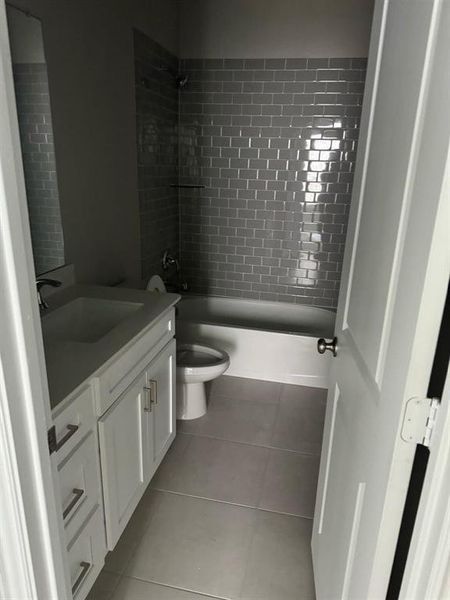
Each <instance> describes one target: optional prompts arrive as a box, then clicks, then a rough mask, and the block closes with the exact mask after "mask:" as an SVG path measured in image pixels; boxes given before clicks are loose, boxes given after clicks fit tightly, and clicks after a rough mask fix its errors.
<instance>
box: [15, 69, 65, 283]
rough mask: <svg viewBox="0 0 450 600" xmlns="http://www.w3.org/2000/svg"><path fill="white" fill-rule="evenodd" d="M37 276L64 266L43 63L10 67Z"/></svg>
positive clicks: (49, 113) (47, 89) (51, 131)
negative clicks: (12, 76)
mask: <svg viewBox="0 0 450 600" xmlns="http://www.w3.org/2000/svg"><path fill="white" fill-rule="evenodd" d="M13 74H14V87H15V93H16V104H17V116H18V120H19V130H20V142H21V147H22V159H23V167H24V173H25V186H26V192H27V201H28V214H29V218H30V229H31V238H32V241H33V256H34V266H35V270H36V273H37V274H38V275H39V274H40V273H44V272H45V271H50V270H51V269H55V268H56V267H60V266H61V265H62V264H64V239H63V230H62V223H61V213H60V207H59V195H58V183H57V176H56V163H55V149H54V144H53V125H52V115H51V109H50V94H49V88H48V77H47V66H46V64H45V63H18V64H14V65H13Z"/></svg>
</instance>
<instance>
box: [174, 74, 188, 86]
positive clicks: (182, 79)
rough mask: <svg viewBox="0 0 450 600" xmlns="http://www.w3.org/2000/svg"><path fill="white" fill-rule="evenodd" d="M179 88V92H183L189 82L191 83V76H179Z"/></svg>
mask: <svg viewBox="0 0 450 600" xmlns="http://www.w3.org/2000/svg"><path fill="white" fill-rule="evenodd" d="M176 81H177V88H178V89H179V90H181V89H182V88H184V86H185V85H186V84H187V82H188V81H189V75H186V74H181V73H180V74H178V75H177V80H176Z"/></svg>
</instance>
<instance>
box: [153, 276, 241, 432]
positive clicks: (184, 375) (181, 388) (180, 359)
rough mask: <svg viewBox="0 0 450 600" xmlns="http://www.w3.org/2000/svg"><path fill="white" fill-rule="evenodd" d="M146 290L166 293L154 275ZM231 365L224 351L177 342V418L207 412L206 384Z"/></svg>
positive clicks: (190, 417) (194, 416) (200, 414)
mask: <svg viewBox="0 0 450 600" xmlns="http://www.w3.org/2000/svg"><path fill="white" fill-rule="evenodd" d="M147 290H149V291H152V292H156V291H157V292H160V293H164V292H166V286H165V285H164V282H163V280H162V279H161V277H159V275H153V277H152V278H151V279H150V281H149V282H148V284H147ZM229 366H230V357H229V356H228V354H227V353H226V352H224V351H223V350H218V349H217V348H212V347H211V346H205V345H204V344H200V343H196V342H195V341H192V342H187V343H183V344H178V345H177V419H183V420H190V419H198V418H199V417H202V416H203V415H204V414H205V413H206V409H207V405H206V391H205V383H206V382H207V381H211V380H212V379H215V378H216V377H219V376H220V375H222V374H223V373H225V371H226V370H227V369H228V367H229Z"/></svg>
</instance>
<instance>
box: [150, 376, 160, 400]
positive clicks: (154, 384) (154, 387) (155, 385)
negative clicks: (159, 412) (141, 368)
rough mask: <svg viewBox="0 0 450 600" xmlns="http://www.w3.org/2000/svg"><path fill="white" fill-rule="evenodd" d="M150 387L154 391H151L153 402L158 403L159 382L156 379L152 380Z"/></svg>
mask: <svg viewBox="0 0 450 600" xmlns="http://www.w3.org/2000/svg"><path fill="white" fill-rule="evenodd" d="M150 389H151V390H152V393H151V399H152V400H151V401H152V403H153V404H158V382H157V381H156V379H151V380H150Z"/></svg>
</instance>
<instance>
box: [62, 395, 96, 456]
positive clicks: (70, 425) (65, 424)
mask: <svg viewBox="0 0 450 600" xmlns="http://www.w3.org/2000/svg"><path fill="white" fill-rule="evenodd" d="M95 421H96V418H95V412H94V398H93V392H92V388H91V387H90V386H87V387H85V388H84V389H83V390H82V391H81V392H80V393H79V395H78V396H77V397H76V398H75V399H73V400H70V401H69V402H67V403H64V406H62V407H61V410H60V412H59V414H57V416H55V418H54V419H53V423H54V425H55V429H56V441H57V451H56V460H57V462H58V464H59V463H60V462H62V461H63V460H64V459H65V458H66V457H67V456H68V455H69V454H70V453H71V452H72V451H73V449H74V448H75V446H78V444H79V443H80V441H81V440H82V439H83V438H84V437H85V436H86V434H87V433H88V432H89V431H91V430H92V429H94V428H95Z"/></svg>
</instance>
